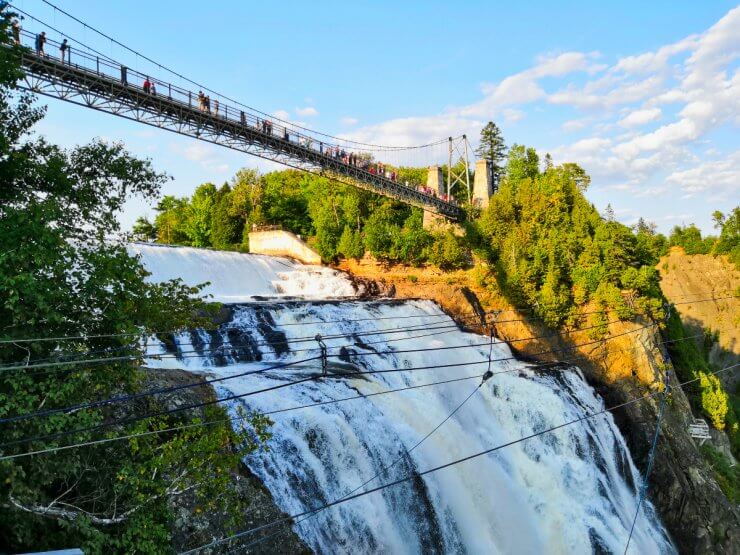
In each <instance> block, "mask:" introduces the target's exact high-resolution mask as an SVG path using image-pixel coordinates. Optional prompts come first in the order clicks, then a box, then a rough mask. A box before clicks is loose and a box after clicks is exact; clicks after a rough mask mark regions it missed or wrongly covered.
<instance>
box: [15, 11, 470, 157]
mask: <svg viewBox="0 0 740 555" xmlns="http://www.w3.org/2000/svg"><path fill="white" fill-rule="evenodd" d="M42 2H43V3H44V4H46V5H48V6H49V7H50V8H52V9H53V10H55V11H56V12H59V13H61V14H63V15H64V16H66V17H68V18H70V19H71V20H73V21H75V22H76V23H78V24H80V25H82V26H83V27H84V28H86V29H89V30H91V31H92V32H94V33H96V34H97V35H99V36H101V37H103V38H105V39H106V40H109V41H111V42H112V43H114V44H116V45H117V46H120V47H121V48H123V49H125V50H127V51H129V52H130V53H132V54H134V55H136V56H138V57H139V58H141V59H143V60H145V61H147V62H149V63H151V64H154V65H155V66H156V67H158V68H160V69H162V70H164V71H166V72H167V73H170V74H172V75H174V76H176V77H178V78H179V79H182V80H183V81H185V82H187V83H189V84H191V85H194V86H196V87H198V88H199V89H202V90H204V91H207V92H209V93H211V94H213V95H216V96H218V97H219V98H222V99H224V100H227V101H229V102H231V103H233V104H235V105H238V106H240V107H242V108H244V109H246V110H249V111H251V112H255V113H257V114H260V115H261V116H264V117H268V118H271V119H272V120H275V121H279V122H280V123H283V124H288V125H290V126H292V127H294V128H297V129H301V130H303V131H306V132H308V133H310V134H312V135H318V136H322V137H326V138H327V139H332V140H335V141H337V143H336V144H334V145H332V146H342V145H356V146H360V147H367V148H362V149H360V150H365V151H368V150H374V151H396V150H401V151H403V150H415V149H422V148H427V147H430V146H436V145H441V144H445V143H446V142H447V141H448V138H446V137H445V138H440V139H438V140H434V141H431V142H429V143H426V144H420V145H380V144H373V143H365V142H362V141H355V140H352V139H349V138H347V137H341V136H337V135H331V134H329V133H324V132H321V131H317V130H315V129H311V128H309V127H305V126H302V125H299V124H296V123H294V122H291V121H288V120H286V119H283V118H280V117H278V116H276V115H274V114H268V113H266V112H263V111H261V110H259V109H257V108H254V107H252V106H249V105H247V104H245V103H243V102H240V101H238V100H236V99H234V98H231V97H229V96H227V95H225V94H223V93H220V92H218V91H215V90H213V89H212V88H210V87H208V86H206V85H204V84H202V83H199V82H197V81H195V80H193V79H191V78H189V77H187V76H186V75H183V74H182V73H180V72H178V71H176V70H174V69H172V68H170V67H168V66H166V65H164V64H162V63H160V62H158V61H156V60H154V59H152V58H151V57H149V56H147V55H146V54H144V53H142V52H140V51H138V50H136V49H134V48H132V47H130V46H128V45H127V44H125V43H123V42H121V41H119V40H118V39H116V38H114V37H112V36H111V35H109V34H107V33H105V32H103V31H101V30H100V29H98V28H97V27H95V26H93V25H90V24H88V23H87V22H86V21H84V20H82V19H80V18H78V17H77V16H75V15H73V14H71V13H69V12H68V11H66V10H64V9H63V8H61V7H59V6H57V5H56V4H54V3H52V2H50V1H48V0H42ZM9 5H10V6H12V7H13V9H15V10H17V11H18V12H19V13H23V14H24V15H26V16H28V17H30V18H32V19H34V20H35V21H37V22H39V23H40V24H42V25H45V26H47V27H48V28H50V29H53V30H54V31H55V32H57V33H60V34H62V35H63V36H66V37H68V38H69V39H70V40H74V41H75V42H76V43H77V44H79V45H81V46H83V47H85V48H87V49H89V50H91V51H95V50H94V49H93V48H92V47H90V46H88V45H86V44H84V43H83V42H81V41H79V40H78V39H74V38H73V37H72V36H70V35H68V34H66V33H63V32H62V31H59V30H58V29H55V28H53V27H52V26H50V25H48V23H46V22H44V21H42V20H41V19H39V18H37V17H35V16H33V15H32V14H30V13H28V12H26V11H24V10H22V9H20V8H19V7H17V6H15V5H14V4H12V3H9ZM95 52H97V51H95ZM98 54H99V55H102V56H106V55H105V54H102V53H98ZM106 58H107V59H109V60H110V61H115V60H114V59H113V58H112V57H109V56H106ZM456 138H457V137H456Z"/></svg>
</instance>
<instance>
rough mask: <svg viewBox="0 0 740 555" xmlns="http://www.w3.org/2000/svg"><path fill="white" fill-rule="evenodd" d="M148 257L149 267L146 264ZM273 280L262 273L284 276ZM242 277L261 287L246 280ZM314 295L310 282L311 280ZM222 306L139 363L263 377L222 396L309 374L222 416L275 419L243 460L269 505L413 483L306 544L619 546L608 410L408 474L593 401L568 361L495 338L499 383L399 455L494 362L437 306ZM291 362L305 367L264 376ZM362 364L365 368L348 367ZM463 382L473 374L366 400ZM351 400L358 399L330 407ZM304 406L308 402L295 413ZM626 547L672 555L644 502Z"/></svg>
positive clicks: (302, 507)
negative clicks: (534, 355)
mask: <svg viewBox="0 0 740 555" xmlns="http://www.w3.org/2000/svg"><path fill="white" fill-rule="evenodd" d="M211 254H214V253H209V254H208V256H210V255H211ZM172 256H173V257H175V258H176V255H174V254H173V255H172ZM239 256H243V255H239ZM144 262H145V264H147V266H148V264H149V263H148V262H147V258H146V256H145V257H144ZM251 263H252V262H250V264H251ZM270 264H272V262H269V263H268V266H269V265H270ZM291 264H292V263H291ZM271 267H272V266H271ZM176 270H177V268H175V269H174V270H173V271H176ZM271 271H272V270H271ZM295 271H298V272H300V270H295ZM160 273H161V272H160ZM274 273H275V272H273V274H274ZM155 274H156V273H155ZM273 274H270V275H268V277H267V278H266V279H268V280H273V281H277V282H278V283H279V282H282V281H285V280H284V279H282V278H280V277H279V276H277V277H276V276H274V275H273ZM329 278H330V279H337V280H340V281H341V279H343V278H342V277H341V274H340V275H339V277H337V276H329ZM227 279H228V280H231V281H233V280H234V279H235V278H233V277H228V278H227ZM250 280H252V281H253V282H254V281H255V280H254V279H253V276H251V277H250V276H247V277H246V278H245V281H247V282H249V281H250ZM231 281H230V283H231ZM336 285H337V284H335V286H336ZM230 286H231V285H230ZM234 286H235V287H236V283H234ZM256 286H258V287H261V288H262V289H269V287H270V284H269V283H266V282H261V283H259V284H257V285H256ZM215 287H216V292H217V293H219V292H222V291H219V290H218V287H220V286H219V285H218V283H217V284H216V286H215ZM309 287H310V290H311V291H317V289H316V288H317V286H316V285H310V286H309ZM339 287H341V288H345V287H348V285H347V284H339ZM342 290H346V289H342ZM276 292H277V293H279V291H276V290H275V289H273V292H272V296H275V293H276ZM325 292H329V294H327V295H326V296H336V295H334V294H332V293H331V292H330V290H329V289H327V290H325ZM244 293H251V291H243V292H242V294H244ZM229 308H230V313H231V314H230V317H229V318H228V320H227V321H226V322H224V323H223V324H221V325H220V326H219V328H218V329H216V330H213V331H204V330H194V331H191V332H187V333H181V334H178V335H176V336H173V337H171V338H169V339H168V340H166V341H164V342H160V341H158V340H156V339H154V338H151V339H150V342H149V346H148V348H149V350H150V352H152V353H161V354H168V355H170V356H169V357H162V359H161V360H152V361H151V364H150V365H151V366H152V367H161V368H173V367H176V368H183V369H187V370H190V371H193V372H207V373H208V375H209V376H212V377H216V378H221V377H230V376H237V375H239V374H243V373H245V372H251V371H254V370H260V369H266V370H265V371H264V372H261V373H252V374H250V375H243V376H239V377H234V378H233V379H228V380H224V381H221V382H218V383H217V384H215V385H216V386H217V387H216V390H217V394H218V396H219V397H227V396H233V395H243V394H246V393H249V392H251V391H255V390H260V389H263V388H265V387H270V386H274V385H278V384H285V383H287V382H290V381H295V380H299V379H301V378H305V377H311V376H316V377H317V379H315V380H309V381H305V382H303V383H300V384H296V385H291V386H289V387H284V388H282V389H278V390H276V391H272V392H268V393H264V394H259V395H252V396H245V397H242V398H239V399H235V400H234V401H231V402H229V403H228V404H227V405H226V406H227V408H228V410H229V411H230V413H231V415H232V416H237V415H238V414H239V412H238V411H239V409H240V408H243V409H246V410H247V411H259V412H263V413H268V414H270V418H272V420H273V421H274V425H273V426H272V432H273V438H272V439H271V440H270V442H269V450H268V451H262V452H257V453H253V454H251V455H249V456H248V457H247V458H246V460H245V462H246V464H247V465H248V466H249V468H250V469H251V470H252V471H253V472H254V473H255V474H256V475H257V476H258V477H259V478H260V479H261V480H262V482H263V483H264V484H265V485H266V487H267V488H268V489H269V491H270V492H271V494H272V496H273V499H274V500H275V503H276V504H277V505H278V506H279V507H280V509H281V510H283V511H284V512H286V513H288V514H295V513H301V512H303V511H307V510H310V509H313V508H316V507H320V506H321V505H323V504H325V503H328V502H331V501H334V500H336V499H339V498H341V497H343V496H345V495H347V494H348V493H350V492H351V491H353V490H355V489H356V488H358V486H360V485H361V484H363V483H364V482H365V481H367V480H370V479H371V478H373V477H374V476H376V475H377V478H375V479H374V480H372V481H371V482H370V483H369V484H368V485H367V486H366V487H367V488H368V489H369V488H373V487H376V486H379V485H382V484H384V483H388V482H392V481H395V480H398V479H402V478H407V477H411V479H410V480H408V481H405V482H403V483H401V484H398V485H395V486H392V487H388V488H386V489H383V490H382V491H379V492H375V493H371V494H369V495H365V496H363V497H359V498H357V499H353V500H351V501H348V502H346V503H341V504H339V505H336V506H334V507H331V508H328V509H326V510H323V511H321V512H319V513H317V514H315V515H313V516H311V517H310V518H307V519H305V520H302V521H300V522H299V523H297V524H295V525H294V530H295V531H296V533H297V534H298V535H299V536H300V537H301V538H302V539H303V540H304V541H305V542H306V544H307V545H308V546H310V547H311V549H313V550H314V551H316V552H318V553H379V552H384V553H442V552H445V553H450V552H471V553H544V552H547V553H585V552H596V553H622V552H623V551H624V546H625V543H626V540H627V535H628V533H629V529H630V526H631V522H632V518H633V517H634V514H635V510H636V508H637V491H638V488H639V487H640V484H641V478H640V475H639V472H638V470H637V468H636V467H635V465H634V463H633V461H632V458H631V456H630V453H629V451H628V449H627V446H626V444H625V441H624V438H623V437H622V435H621V433H620V432H619V430H618V428H617V426H616V425H615V423H614V419H613V418H612V415H611V414H610V413H608V412H607V413H606V414H604V415H599V416H596V417H594V418H589V419H587V420H584V421H582V422H580V423H577V424H574V425H570V426H566V427H564V428H561V429H558V430H556V431H553V432H550V433H545V434H542V435H539V436H537V437H534V438H532V439H529V440H527V441H524V442H520V443H516V444H513V445H510V446H507V447H505V448H502V449H500V450H497V451H495V452H493V453H491V454H488V455H484V456H480V457H477V458H474V459H471V460H468V461H466V462H463V463H460V464H457V465H454V466H451V467H448V468H445V469H442V470H439V471H437V472H434V473H430V474H426V475H424V476H418V475H417V474H418V473H419V472H423V471H424V470H426V469H428V468H432V467H435V466H439V465H442V464H445V463H447V462H449V461H452V460H455V459H459V458H463V457H466V456H468V455H471V454H474V453H477V452H480V451H484V450H486V449H490V448H492V447H495V446H497V445H501V444H505V443H507V442H510V441H514V440H517V439H519V438H521V437H524V436H528V435H530V434H533V433H536V432H538V431H541V430H544V429H547V428H551V427H554V426H557V425H559V424H562V423H564V422H567V421H570V420H574V419H577V418H579V417H582V416H583V415H585V414H587V413H593V412H598V411H601V410H603V408H604V406H605V405H604V401H603V400H602V399H601V398H600V397H599V396H598V395H597V394H596V393H595V391H594V390H593V389H592V388H591V387H590V386H589V385H588V384H587V383H586V381H585V380H584V378H583V376H582V374H581V372H580V371H579V370H578V368H576V367H567V366H558V367H547V368H538V367H537V366H536V365H531V364H528V363H525V362H522V361H518V360H516V359H515V358H514V357H513V356H512V354H511V351H510V349H509V348H508V346H507V345H506V344H505V343H503V342H500V341H496V342H495V343H494V344H493V347H492V350H491V353H492V354H491V359H492V360H493V362H492V363H491V370H492V371H493V372H494V376H493V377H491V378H490V379H489V380H487V381H486V382H485V383H483V385H482V386H481V387H480V388H479V389H477V391H476V392H475V393H474V394H473V395H472V397H470V399H469V400H468V401H467V402H466V403H465V404H464V406H462V407H461V408H460V410H459V411H458V412H457V413H456V414H455V415H454V416H453V417H452V418H450V419H449V420H448V421H447V422H445V424H444V425H443V426H442V427H441V428H440V429H439V430H437V431H436V432H435V433H434V434H433V435H431V436H430V437H429V438H428V439H427V440H426V441H424V442H423V443H422V444H421V445H420V446H419V447H418V448H416V449H415V450H413V451H412V452H409V449H410V448H411V447H412V446H414V445H415V444H416V443H417V442H418V441H419V439H421V438H422V437H424V436H425V435H427V434H428V433H429V432H430V431H431V430H432V429H434V428H435V427H436V426H437V425H439V423H440V422H442V421H443V420H444V419H445V418H447V417H448V416H449V415H450V413H451V412H452V411H453V410H454V409H455V407H457V406H458V405H459V404H460V403H461V402H462V401H463V399H465V397H467V396H468V395H470V394H471V392H473V390H475V389H476V388H478V385H479V384H480V383H481V378H480V375H481V374H483V373H484V372H485V371H486V369H487V367H488V360H489V349H490V347H489V345H488V344H487V342H488V338H487V337H484V336H480V335H476V334H473V333H467V332H464V331H462V330H461V329H459V328H458V327H457V326H456V325H455V323H454V322H453V321H452V320H451V319H450V318H449V317H448V316H447V315H446V314H445V313H444V312H443V311H441V310H440V308H439V307H438V306H437V305H436V304H435V303H433V302H431V301H421V300H410V301H390V300H389V301H359V300H343V301H331V302H330V301H322V300H313V301H306V300H302V301H290V300H282V301H281V300H277V301H272V302H270V303H242V304H233V305H230V307H229ZM316 334H321V335H322V336H323V338H324V339H323V340H324V342H325V344H326V345H327V348H328V352H329V355H338V356H330V357H329V358H328V361H329V365H328V375H327V376H326V377H319V376H320V374H321V372H322V366H321V361H320V360H310V361H305V359H307V358H314V357H316V356H317V355H318V354H319V353H320V351H319V346H318V343H317V341H316V340H314V339H313V338H314V336H315V335H316ZM296 361H302V362H298V363H297V364H296V365H294V366H289V367H283V368H276V369H270V368H271V367H273V366H276V365H278V364H284V363H288V362H296ZM357 372H363V373H364V374H361V375H356V376H353V375H352V373H357ZM366 372H376V373H373V374H367V373H366ZM458 378H470V379H462V380H458V381H454V382H450V383H446V384H441V385H431V386H427V387H418V388H414V389H407V390H405V391H400V392H395V393H389V394H378V395H374V394H376V393H381V392H383V391H386V390H389V389H400V388H408V387H414V386H422V385H424V384H429V383H431V382H439V381H447V380H453V379H455V380H456V379H458ZM350 397H359V398H353V399H351V400H344V401H341V402H335V401H337V400H340V399H345V398H350ZM322 403H323V404H322ZM303 405H314V406H312V407H308V408H300V409H297V410H290V409H291V408H294V407H299V406H303ZM276 411H280V412H276ZM395 461H398V462H396V464H393V465H392V463H394V462H395ZM299 520H300V519H299ZM248 541H249V539H247V540H245V541H243V542H242V543H241V545H244V543H248ZM630 552H631V553H641V554H642V553H672V552H675V549H674V547H673V546H672V544H671V542H670V540H669V538H668V537H667V534H666V532H665V530H664V529H663V526H662V525H661V523H660V522H659V520H658V518H657V516H656V514H655V510H654V508H653V506H652V504H651V503H649V502H645V503H643V505H642V509H641V512H640V517H639V518H638V520H637V525H636V527H635V532H634V535H633V537H632V541H631V543H630Z"/></svg>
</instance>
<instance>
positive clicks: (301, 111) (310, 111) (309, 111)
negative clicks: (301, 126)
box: [295, 106, 319, 118]
mask: <svg viewBox="0 0 740 555" xmlns="http://www.w3.org/2000/svg"><path fill="white" fill-rule="evenodd" d="M295 113H296V114H298V115H299V116H300V117H302V118H313V117H316V116H318V115H319V111H318V110H317V109H316V108H314V107H313V106H306V107H305V108H296V109H295Z"/></svg>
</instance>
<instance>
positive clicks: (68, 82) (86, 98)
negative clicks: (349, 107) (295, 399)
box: [9, 14, 487, 221]
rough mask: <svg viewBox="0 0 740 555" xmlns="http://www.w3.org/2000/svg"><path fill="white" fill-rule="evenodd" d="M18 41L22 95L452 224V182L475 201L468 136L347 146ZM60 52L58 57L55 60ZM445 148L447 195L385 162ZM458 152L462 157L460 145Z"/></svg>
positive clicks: (80, 51) (85, 55) (115, 66)
mask: <svg viewBox="0 0 740 555" xmlns="http://www.w3.org/2000/svg"><path fill="white" fill-rule="evenodd" d="M29 15H30V14H29ZM31 17H32V16H31ZM34 19H35V18H34ZM64 36H66V35H64ZM15 38H16V41H17V44H16V45H15V47H12V48H14V50H15V51H16V52H17V54H18V56H19V58H20V63H21V67H22V70H23V73H24V76H23V78H22V79H21V81H20V82H19V83H18V86H19V87H20V88H23V89H26V90H29V91H32V92H34V93H38V94H42V95H45V96H48V97H52V98H57V99H60V100H63V101H66V102H70V103H73V104H77V105H80V106H84V107H87V108H92V109H94V110H98V111H100V112H105V113H108V114H113V115H116V116H119V117H122V118H126V119H129V120H133V121H137V122H140V123H144V124H147V125H151V126H154V127H157V128H160V129H165V130H168V131H172V132H174V133H178V134H180V135H185V136H188V137H192V138H195V139H198V140H200V141H206V142H209V143H213V144H216V145H220V146H224V147H227V148H230V149H233V150H237V151H240V152H244V153H247V154H251V155H253V156H258V157H260V158H263V159H266V160H271V161H274V162H277V163H279V164H282V165H285V166H288V167H292V168H296V169H300V170H303V171H307V172H311V173H314V174H319V175H322V176H325V177H327V178H329V179H331V180H334V181H338V182H341V183H345V184H348V185H352V186H354V187H359V188H361V189H365V190H368V191H371V192H374V193H377V194H380V195H383V196H386V197H390V198H393V199H396V200H399V201H402V202H404V203H407V204H410V205H412V206H416V207H419V208H422V209H423V210H424V211H425V212H429V213H432V214H438V215H439V216H442V217H444V218H446V219H448V220H451V221H461V220H463V219H464V217H465V211H464V209H463V208H462V207H461V206H460V205H459V204H458V203H457V202H456V201H455V200H454V199H453V197H452V195H451V194H450V188H451V184H452V185H454V183H455V181H457V182H459V183H461V184H462V185H465V186H466V187H467V190H468V196H469V194H470V184H469V177H468V176H469V173H468V166H467V139H466V138H465V137H464V136H462V137H461V138H456V139H453V138H451V137H450V138H447V139H443V140H441V141H437V142H434V143H430V144H427V145H421V146H415V147H390V146H379V145H369V144H365V143H360V142H356V141H351V140H343V139H340V138H338V137H332V136H330V135H326V134H324V133H320V132H317V131H312V130H310V129H307V128H305V127H302V126H299V125H297V124H294V123H291V122H288V121H284V120H281V119H278V118H275V117H274V116H270V115H269V114H266V113H264V112H260V111H258V110H255V109H253V108H249V107H247V106H245V105H243V104H241V103H237V102H235V101H228V100H225V99H224V98H223V97H221V100H219V99H215V101H210V100H209V101H208V102H207V103H206V102H204V95H203V93H202V92H200V91H198V92H196V91H194V90H192V89H189V88H187V87H183V86H180V85H176V84H173V83H172V82H168V81H166V80H161V79H153V78H152V77H151V74H146V73H143V72H141V71H137V70H136V69H133V68H131V67H127V66H126V65H124V64H122V63H119V62H117V61H115V60H114V59H112V58H111V57H109V56H106V55H101V54H100V53H99V52H98V51H95V50H93V49H90V48H89V47H86V46H84V45H81V46H83V47H79V46H80V45H78V44H74V46H73V45H69V46H67V48H66V49H64V50H60V46H61V43H60V42H58V41H54V40H51V39H48V40H46V42H45V44H44V47H43V49H39V48H38V44H36V40H37V35H36V34H34V33H30V32H28V31H26V30H25V29H24V30H21V31H18V32H17V34H16V37H15ZM9 48H11V47H10V46H9ZM57 52H59V53H60V54H59V55H53V54H52V53H54V54H56V53H57ZM454 141H461V142H460V143H459V144H464V147H465V156H464V160H465V178H462V177H460V176H459V175H458V176H455V175H454V173H452V170H451V168H452V152H453V143H454ZM440 145H442V146H445V147H447V146H449V165H448V170H447V171H448V175H447V185H446V190H445V184H444V176H443V175H442V173H441V169H439V167H438V166H437V167H435V168H432V169H433V170H434V171H433V172H432V171H430V178H429V180H428V184H430V182H431V187H429V186H427V187H415V186H413V185H409V184H408V183H402V182H401V181H400V179H398V176H397V175H396V172H395V171H391V170H394V168H393V166H388V165H387V164H384V163H383V162H382V161H380V158H382V157H383V156H387V155H390V154H398V153H404V152H407V151H410V150H413V149H420V148H433V147H436V146H440ZM456 148H457V149H458V151H460V148H459V146H456ZM460 154H462V152H460ZM461 158H462V156H461ZM476 173H478V172H476ZM481 173H487V172H481ZM453 179H454V181H453ZM466 180H467V183H466ZM476 181H477V179H476ZM476 187H477V183H476ZM486 200H487V199H486Z"/></svg>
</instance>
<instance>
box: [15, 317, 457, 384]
mask: <svg viewBox="0 0 740 555" xmlns="http://www.w3.org/2000/svg"><path fill="white" fill-rule="evenodd" d="M453 329H458V330H459V329H460V328H459V327H458V326H452V327H450V328H449V329H444V330H442V331H435V332H430V333H424V334H421V335H409V336H406V337H396V338H391V339H380V340H377V341H362V342H361V343H355V344H351V345H350V344H347V345H334V346H332V347H331V348H338V349H340V350H341V349H347V348H349V349H352V348H356V347H360V348H366V347H367V346H369V345H377V344H379V343H384V344H387V343H395V342H397V341H411V340H413V339H422V338H424V337H431V336H437V335H443V334H446V333H448V332H449V331H452V330H453ZM413 331H423V330H413ZM413 331H412V332H411V333H413ZM314 341H315V338H314ZM246 347H248V344H244V346H242V347H234V349H233V350H239V349H243V348H246ZM128 348H131V349H133V348H135V347H133V346H132V347H128ZM308 351H319V352H320V351H321V348H320V347H316V348H312V349H295V350H293V351H290V352H291V353H298V352H308ZM184 352H185V353H199V352H198V351H184ZM229 354H230V356H232V357H233V356H234V354H233V353H225V352H223V351H221V347H212V348H204V349H203V354H200V353H199V354H178V353H161V354H157V355H152V357H153V358H155V359H161V358H166V359H172V358H174V359H176V360H177V361H178V362H179V361H182V360H190V359H202V358H208V357H215V356H219V355H229ZM340 354H341V353H340ZM332 356H334V355H332ZM84 360H86V359H80V360H72V361H66V362H65V364H66V365H67V366H74V365H75V363H76V362H82V361H84ZM254 362H259V361H254V360H250V361H238V360H237V362H236V363H235V364H251V363H254ZM223 366H227V365H223ZM220 367H221V366H215V367H203V368H204V369H205V368H220ZM22 368H23V367H20V366H19V367H18V369H22ZM147 368H148V367H147ZM88 369H89V370H94V369H95V368H94V367H88ZM8 370H10V369H8ZM75 371H76V370H75V369H74V368H63V367H60V366H57V367H54V368H52V369H50V370H46V371H44V370H38V371H35V372H31V376H34V377H37V376H42V375H48V374H51V373H54V372H67V373H70V372H75Z"/></svg>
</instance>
